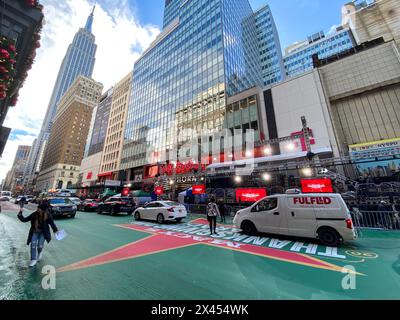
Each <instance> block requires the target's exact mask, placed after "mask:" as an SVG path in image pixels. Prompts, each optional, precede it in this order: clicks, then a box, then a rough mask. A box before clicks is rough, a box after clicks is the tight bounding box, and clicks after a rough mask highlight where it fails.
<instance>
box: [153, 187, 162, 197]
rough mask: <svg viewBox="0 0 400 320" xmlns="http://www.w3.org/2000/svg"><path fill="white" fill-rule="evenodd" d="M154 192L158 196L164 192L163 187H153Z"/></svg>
mask: <svg viewBox="0 0 400 320" xmlns="http://www.w3.org/2000/svg"><path fill="white" fill-rule="evenodd" d="M154 193H155V194H156V195H158V196H160V195H162V194H164V188H163V187H155V188H154Z"/></svg>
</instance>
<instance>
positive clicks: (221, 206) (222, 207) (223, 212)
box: [218, 202, 226, 223]
mask: <svg viewBox="0 0 400 320" xmlns="http://www.w3.org/2000/svg"><path fill="white" fill-rule="evenodd" d="M218 209H219V214H220V217H221V223H225V216H226V207H225V204H224V203H223V202H221V203H220V204H219V208H218Z"/></svg>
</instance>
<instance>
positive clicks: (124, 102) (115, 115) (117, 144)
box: [99, 72, 132, 180]
mask: <svg viewBox="0 0 400 320" xmlns="http://www.w3.org/2000/svg"><path fill="white" fill-rule="evenodd" d="M131 87H132V72H130V73H129V74H128V75H127V76H125V77H124V78H123V79H122V80H121V81H120V82H118V83H117V84H116V85H115V87H114V91H113V98H112V104H111V109H110V116H109V120H108V126H107V134H106V137H105V142H104V147H103V155H102V161H101V165H100V174H99V177H104V178H105V179H107V178H108V179H111V180H114V179H117V178H118V171H119V167H120V163H121V154H122V147H123V143H124V131H125V124H126V115H127V113H128V104H129V99H130V93H131Z"/></svg>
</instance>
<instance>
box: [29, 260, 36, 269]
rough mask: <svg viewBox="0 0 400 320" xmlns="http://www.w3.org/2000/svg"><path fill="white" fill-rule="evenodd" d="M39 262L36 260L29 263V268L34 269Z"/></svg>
mask: <svg viewBox="0 0 400 320" xmlns="http://www.w3.org/2000/svg"><path fill="white" fill-rule="evenodd" d="M36 263H37V261H36V260H31V262H30V263H29V267H30V268H32V267H34V266H36Z"/></svg>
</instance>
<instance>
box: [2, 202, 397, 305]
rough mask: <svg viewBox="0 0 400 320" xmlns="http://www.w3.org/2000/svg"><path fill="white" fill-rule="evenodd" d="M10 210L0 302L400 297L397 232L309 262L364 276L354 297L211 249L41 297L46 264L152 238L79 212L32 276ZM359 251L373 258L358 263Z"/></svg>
mask: <svg viewBox="0 0 400 320" xmlns="http://www.w3.org/2000/svg"><path fill="white" fill-rule="evenodd" d="M15 209H16V208H15V207H12V206H8V207H6V208H4V207H3V212H2V213H0V236H1V242H0V299H154V300H163V299H182V300H189V299H200V300H201V299H241V300H243V299H399V298H400V250H399V249H400V241H399V240H400V233H396V232H379V231H363V232H362V233H361V235H360V239H358V240H357V241H356V242H352V243H350V244H346V245H345V246H344V247H343V248H341V249H340V250H339V254H344V253H345V255H346V259H345V260H343V259H335V258H324V257H321V256H314V257H316V258H318V259H321V260H323V261H327V262H329V263H332V264H335V265H338V266H347V265H351V266H353V267H355V268H356V271H357V272H360V273H363V274H365V276H357V277H356V290H344V289H343V288H342V279H343V277H344V276H346V275H345V274H342V273H340V272H335V271H330V270H324V269H317V268H312V267H309V266H304V265H299V264H294V263H291V262H283V261H278V260H273V259H269V258H266V257H261V256H256V255H251V254H248V253H244V252H239V251H233V250H226V249H222V248H218V247H214V246H208V245H195V246H190V247H185V248H180V249H176V250H172V251H166V252H161V253H156V254H152V255H147V256H143V257H138V258H135V259H130V260H124V261H119V262H114V263H109V264H104V265H100V266H94V267H90V268H87V269H80V270H75V271H69V272H63V273H57V276H56V281H57V282H56V290H44V289H42V287H41V282H42V277H43V275H42V274H41V269H42V267H43V266H44V265H54V266H55V267H57V268H60V267H65V266H67V265H69V264H72V263H75V262H78V261H81V260H84V259H87V258H91V257H93V256H96V255H99V254H102V253H104V252H107V251H110V250H114V249H115V248H118V247H121V246H123V245H126V244H129V243H131V242H134V241H137V240H140V239H144V238H146V237H149V234H148V233H144V232H140V231H136V230H128V229H123V228H118V227H116V226H115V225H120V224H127V223H130V222H132V217H126V216H116V217H111V216H103V215H97V214H96V213H78V215H77V217H76V219H71V220H69V219H63V220H57V221H56V223H57V225H58V226H59V228H60V229H65V230H66V231H67V233H68V237H67V238H66V239H64V240H63V241H61V242H58V241H55V240H53V241H52V242H51V243H50V244H49V245H46V248H45V253H44V259H43V261H42V262H40V263H39V264H38V266H37V267H35V268H33V269H29V268H28V267H27V265H28V262H29V248H28V247H27V246H26V245H25V243H26V237H27V232H28V229H29V225H28V224H23V223H21V222H19V221H18V220H17V218H16V211H12V210H15ZM27 213H28V211H27V212H25V215H26V214H27ZM193 218H195V217H193ZM196 218H197V217H196ZM296 241H297V240H294V242H296ZM299 241H300V240H299ZM289 248H290V246H289ZM318 248H319V250H322V251H325V249H326V248H324V247H322V246H318ZM302 252H303V251H302ZM360 252H367V253H372V255H370V254H367V257H360V256H359V253H360ZM349 253H350V254H352V255H350V254H349Z"/></svg>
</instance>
